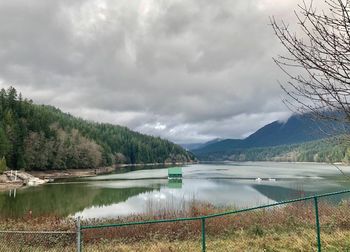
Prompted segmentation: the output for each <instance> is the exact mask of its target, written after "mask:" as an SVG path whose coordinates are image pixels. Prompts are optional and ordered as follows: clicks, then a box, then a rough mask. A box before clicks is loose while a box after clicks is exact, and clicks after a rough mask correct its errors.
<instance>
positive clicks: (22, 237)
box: [0, 190, 350, 252]
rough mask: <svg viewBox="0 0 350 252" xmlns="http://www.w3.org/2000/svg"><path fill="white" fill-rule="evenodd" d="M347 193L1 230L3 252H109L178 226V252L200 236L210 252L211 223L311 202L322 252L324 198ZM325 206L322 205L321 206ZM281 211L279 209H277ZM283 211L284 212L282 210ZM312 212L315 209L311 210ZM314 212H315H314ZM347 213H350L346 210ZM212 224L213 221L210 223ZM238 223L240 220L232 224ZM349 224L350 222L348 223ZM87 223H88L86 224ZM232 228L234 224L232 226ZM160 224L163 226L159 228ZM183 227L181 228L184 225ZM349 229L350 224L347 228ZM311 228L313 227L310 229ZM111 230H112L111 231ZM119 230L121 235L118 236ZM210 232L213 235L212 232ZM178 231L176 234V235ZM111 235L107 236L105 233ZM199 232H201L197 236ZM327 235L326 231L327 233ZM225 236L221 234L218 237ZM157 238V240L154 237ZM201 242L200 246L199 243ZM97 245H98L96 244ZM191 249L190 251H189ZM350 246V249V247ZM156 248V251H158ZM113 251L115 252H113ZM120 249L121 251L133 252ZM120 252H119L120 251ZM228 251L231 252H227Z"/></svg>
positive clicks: (150, 244) (0, 244)
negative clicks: (123, 241) (198, 212)
mask: <svg viewBox="0 0 350 252" xmlns="http://www.w3.org/2000/svg"><path fill="white" fill-rule="evenodd" d="M345 193H350V190H344V191H339V192H333V193H325V194H319V195H313V196H308V197H302V198H297V199H292V200H286V201H281V202H276V203H272V204H267V205H261V206H256V207H251V208H245V209H239V210H232V211H227V212H222V213H215V214H209V215H204V216H196V217H189V218H175V219H159V220H148V221H134V222H125V223H113V224H99V225H81V223H80V219H79V218H78V219H77V220H76V227H75V228H73V227H72V229H71V231H17V230H13V231H8V230H7V231H5V230H0V252H2V251H56V252H57V251H78V252H81V251H106V249H105V248H106V247H103V246H100V247H99V243H103V242H105V244H107V248H113V246H117V245H118V244H119V243H120V239H119V238H120V237H124V238H125V237H127V238H129V237H132V236H133V235H135V234H136V236H137V234H138V231H140V230H141V228H142V226H143V227H144V226H147V227H148V229H147V230H146V231H145V232H144V233H143V234H147V232H148V231H151V233H153V234H154V233H155V234H157V232H158V230H160V229H161V228H164V226H162V225H164V224H167V223H168V224H169V225H170V224H177V225H178V226H177V228H178V229H179V227H180V228H189V227H190V228H189V229H187V231H186V232H187V233H186V232H185V233H186V234H188V236H187V237H185V238H184V237H182V238H181V239H182V240H180V241H179V242H177V243H176V249H175V250H178V251H189V250H193V246H192V245H193V244H192V245H191V244H190V245H188V246H187V245H186V244H184V242H183V241H184V240H186V239H188V238H191V236H195V237H197V236H198V241H197V240H196V242H195V244H197V242H198V245H196V246H198V247H196V248H195V249H198V250H201V251H204V252H205V251H206V250H207V249H208V247H207V246H208V244H207V243H208V241H211V240H210V239H208V238H210V228H212V227H213V225H215V223H211V221H213V220H217V219H219V218H220V217H222V218H224V219H225V220H226V219H228V215H237V214H240V213H245V212H251V211H254V210H259V209H266V208H274V207H277V206H283V205H286V204H291V203H295V202H303V201H308V202H310V203H312V205H313V206H312V207H313V211H311V212H308V213H310V214H311V215H312V216H314V217H312V223H313V224H312V227H313V226H314V228H315V238H314V241H313V242H312V241H307V242H309V243H312V244H317V250H318V251H321V249H322V240H321V227H320V217H319V213H320V212H321V213H322V209H321V210H320V208H319V206H320V202H319V201H320V200H321V198H327V197H331V196H334V195H341V194H345ZM321 206H322V205H321ZM277 209H279V208H277ZM282 209H283V208H282ZM310 209H311V208H310ZM311 210H312V209H311ZM346 211H347V210H346ZM326 215H327V213H324V214H323V217H325V216H326ZM347 215H348V214H347V212H345V215H344V216H347ZM209 220H211V221H209ZM232 221H236V220H232ZM347 221H348V222H350V219H347ZM83 223H84V222H83ZM181 223H182V224H193V225H192V226H190V225H188V226H186V225H184V226H183V227H182V226H181V225H182V224H181ZM230 223H231V224H232V222H230ZM155 224H158V225H159V226H157V225H155ZM180 224H181V225H180ZM169 225H168V226H166V227H165V229H164V230H163V231H164V232H169V233H175V232H176V230H178V229H176V228H175V229H172V228H171V227H169ZM179 225H180V226H179ZM347 225H348V226H347V227H349V226H350V223H348V224H347ZM126 227H128V228H133V230H124V229H123V228H126ZM310 227H311V226H310ZM109 228H111V229H112V230H108V229H109ZM116 229H117V231H118V232H115V231H116ZM192 229H194V230H195V232H192V233H191V232H190V231H189V230H192ZM208 229H209V232H208ZM174 230H175V231H174ZM86 231H94V232H93V235H94V237H92V238H91V237H90V238H91V239H90V240H89V237H88V235H89V233H88V232H86ZM102 231H107V232H102ZM197 231H198V232H197ZM325 231H326V230H325ZM218 235H221V234H218ZM96 237H98V240H97V242H95V244H94V247H91V246H90V243H89V241H91V240H93V239H94V238H96ZM144 237H146V238H147V236H139V237H136V238H135V239H143V238H144ZM116 238H117V239H116ZM153 238H154V237H153ZM110 239H115V240H114V241H115V243H113V241H112V240H110ZM157 239H158V237H157V236H156V237H155V238H154V239H153V240H151V242H150V243H148V244H147V245H146V247H142V248H138V249H133V248H131V249H129V250H131V251H150V250H152V243H157V241H158V240H157ZM199 240H200V242H199ZM92 243H94V242H92ZM131 244H132V245H135V244H136V243H131ZM186 246H187V247H186ZM349 246H350V245H349ZM154 248H155V247H153V249H154ZM155 249H156V250H159V249H158V248H155ZM112 250H113V249H112ZM129 250H124V249H120V251H129ZM213 250H215V251H218V249H216V247H214V248H213ZM117 251H119V250H117ZM165 251H174V250H173V249H171V250H165ZM225 251H227V249H226V250H225ZM229 251H234V249H232V248H230V250H229Z"/></svg>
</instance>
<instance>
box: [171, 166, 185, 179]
mask: <svg viewBox="0 0 350 252" xmlns="http://www.w3.org/2000/svg"><path fill="white" fill-rule="evenodd" d="M168 179H182V168H181V167H171V168H168Z"/></svg>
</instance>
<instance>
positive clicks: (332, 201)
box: [0, 190, 350, 252]
mask: <svg viewBox="0 0 350 252" xmlns="http://www.w3.org/2000/svg"><path fill="white" fill-rule="evenodd" d="M347 193H350V190H345V191H339V192H334V193H327V194H320V195H314V196H309V197H303V198H297V199H293V200H287V201H282V202H277V203H273V204H268V205H261V206H257V207H251V208H245V209H240V210H233V211H228V212H222V213H216V214H208V215H204V216H195V217H190V218H175V219H159V220H148V221H134V222H123V223H114V224H98V225H88V224H85V223H88V222H85V221H84V222H83V225H81V223H80V219H79V218H78V219H77V221H76V227H75V228H73V227H72V229H71V230H70V231H16V230H14V231H1V230H0V252H3V251H29V252H31V251H35V252H36V251H38V252H41V251H52V252H54V251H55V252H56V251H57V252H61V251H78V252H81V251H84V252H85V251H159V252H168V251H169V252H170V251H171V252H173V251H204V252H205V251H321V250H322V249H324V250H326V251H350V214H349V212H350V203H349V201H342V197H344V196H345V195H344V194H347ZM335 206H336V207H335ZM281 210H283V211H281ZM305 230H306V231H305ZM247 236H249V237H247Z"/></svg>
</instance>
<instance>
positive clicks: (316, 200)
mask: <svg viewBox="0 0 350 252" xmlns="http://www.w3.org/2000/svg"><path fill="white" fill-rule="evenodd" d="M345 193H350V190H343V191H338V192H332V193H325V194H319V195H313V196H308V197H302V198H297V199H292V200H286V201H281V202H277V203H272V204H267V205H261V206H256V207H251V208H245V209H240V210H233V211H227V212H222V213H216V214H210V215H205V216H197V217H189V218H176V219H161V220H148V221H135V222H126V223H114V224H101V225H85V226H84V225H82V226H80V225H79V226H78V229H79V230H78V233H80V234H81V233H82V232H83V231H84V230H91V229H95V230H96V229H98V230H100V229H105V228H122V227H126V226H142V225H153V224H159V223H174V222H191V221H200V223H201V250H202V251H203V252H205V251H206V220H208V219H214V218H218V217H222V216H226V215H235V214H239V213H244V212H249V211H254V210H258V209H265V208H272V207H276V206H281V205H286V204H291V203H295V202H302V201H313V205H314V211H315V231H316V235H315V240H316V243H317V250H318V251H321V249H322V244H321V228H320V220H319V199H320V198H325V197H330V196H334V195H340V194H345ZM82 236H83V235H82V234H81V235H79V241H78V244H79V246H78V251H79V252H80V251H82V249H83V247H82V246H80V245H84V244H83V243H82V240H80V239H81V237H82Z"/></svg>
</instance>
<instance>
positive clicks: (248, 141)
mask: <svg viewBox="0 0 350 252" xmlns="http://www.w3.org/2000/svg"><path fill="white" fill-rule="evenodd" d="M341 133H342V125H340V123H338V124H335V123H331V122H325V121H318V120H315V119H314V118H312V117H311V116H310V115H309V114H304V115H293V116H291V117H290V118H289V119H288V120H287V121H286V122H281V121H274V122H272V123H270V124H267V125H265V126H264V127H262V128H260V129H259V130H257V131H256V132H254V133H253V134H251V135H250V136H248V137H247V138H245V139H224V140H220V141H216V142H214V143H211V144H206V145H205V146H202V147H200V148H196V149H193V150H192V152H193V153H194V154H195V155H196V156H197V157H198V158H199V159H204V160H205V159H207V157H208V156H210V155H213V154H215V156H217V157H218V156H220V155H221V156H224V155H229V154H230V153H233V152H235V151H237V150H246V149H252V148H264V147H274V146H282V145H295V144H301V143H305V142H310V141H315V140H320V139H324V138H327V137H329V136H330V135H336V134H341Z"/></svg>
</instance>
